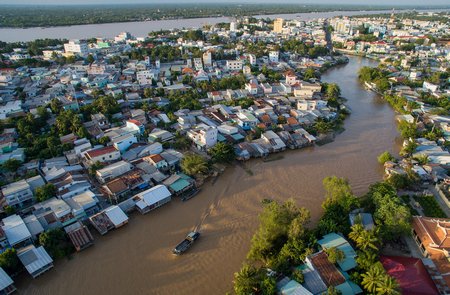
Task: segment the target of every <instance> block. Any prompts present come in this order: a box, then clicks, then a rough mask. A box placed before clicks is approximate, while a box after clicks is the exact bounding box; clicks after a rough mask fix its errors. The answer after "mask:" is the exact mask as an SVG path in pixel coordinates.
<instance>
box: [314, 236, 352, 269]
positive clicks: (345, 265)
mask: <svg viewBox="0 0 450 295" xmlns="http://www.w3.org/2000/svg"><path fill="white" fill-rule="evenodd" d="M317 243H318V244H319V245H320V246H321V247H322V249H324V250H328V249H330V248H336V249H339V250H341V251H342V252H344V254H345V258H344V259H343V260H341V261H338V263H337V264H338V265H339V267H340V268H341V269H342V270H343V271H349V270H351V269H353V268H355V267H356V266H357V264H356V260H355V259H356V256H357V255H356V252H355V250H354V249H353V247H352V246H351V245H350V243H349V242H347V240H346V239H344V238H343V237H341V236H340V235H338V234H336V233H330V234H327V235H325V236H323V239H321V240H319V241H318V242H317Z"/></svg>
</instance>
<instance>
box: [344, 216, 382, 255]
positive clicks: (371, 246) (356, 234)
mask: <svg viewBox="0 0 450 295" xmlns="http://www.w3.org/2000/svg"><path fill="white" fill-rule="evenodd" d="M348 236H349V238H350V239H352V240H353V241H354V242H355V243H356V246H357V247H358V248H359V249H361V250H363V251H369V250H370V251H375V252H378V246H379V244H380V240H379V238H378V235H377V232H376V231H375V230H366V229H364V226H363V225H362V224H360V223H356V224H355V225H353V226H352V231H351V232H350V234H349V235H348Z"/></svg>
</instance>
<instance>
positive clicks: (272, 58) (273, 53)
mask: <svg viewBox="0 0 450 295" xmlns="http://www.w3.org/2000/svg"><path fill="white" fill-rule="evenodd" d="M279 57H280V53H279V52H278V51H270V52H269V60H270V62H278V61H279Z"/></svg>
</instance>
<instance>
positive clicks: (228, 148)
mask: <svg viewBox="0 0 450 295" xmlns="http://www.w3.org/2000/svg"><path fill="white" fill-rule="evenodd" d="M208 153H209V154H210V155H211V157H212V160H213V161H214V162H216V163H231V162H232V161H233V160H234V159H235V158H236V154H235V153H234V148H233V146H232V145H230V144H227V143H223V142H218V143H217V144H216V145H215V146H213V147H212V148H210V149H209V150H208Z"/></svg>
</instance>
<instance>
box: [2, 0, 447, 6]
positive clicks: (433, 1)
mask: <svg viewBox="0 0 450 295" xmlns="http://www.w3.org/2000/svg"><path fill="white" fill-rule="evenodd" d="M227 2H229V3H270V4H274V3H276V2H274V1H273V0H259V1H258V0H243V1H242V0H241V1H238V0H220V1H214V0H197V1H194V0H164V1H163V0H0V5H2V4H27V5H30V4H34V5H55V4H57V5H62V4H72V5H73V4H132V3H133V4H135V3H139V4H142V3H147V4H150V3H151V4H153V3H155V4H156V3H220V4H225V3H227ZM277 3H293V4H356V5H392V6H401V5H427V6H431V5H447V6H450V0H395V1H393V0H369V1H368V0H300V1H299V0H281V1H278V2H277Z"/></svg>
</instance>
